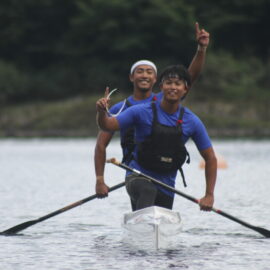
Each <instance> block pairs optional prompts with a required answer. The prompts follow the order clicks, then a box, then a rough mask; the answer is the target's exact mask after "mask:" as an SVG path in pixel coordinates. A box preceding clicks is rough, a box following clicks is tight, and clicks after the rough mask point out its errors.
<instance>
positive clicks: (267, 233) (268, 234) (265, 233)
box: [254, 227, 270, 238]
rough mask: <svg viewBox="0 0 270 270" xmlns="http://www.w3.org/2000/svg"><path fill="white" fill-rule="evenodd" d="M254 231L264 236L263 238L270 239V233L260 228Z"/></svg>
mask: <svg viewBox="0 0 270 270" xmlns="http://www.w3.org/2000/svg"><path fill="white" fill-rule="evenodd" d="M254 230H255V231H257V232H258V233H260V234H262V235H263V236H265V237H267V238H270V231H268V230H266V229H264V228H260V227H254Z"/></svg>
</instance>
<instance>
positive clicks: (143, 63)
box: [130, 60, 157, 74]
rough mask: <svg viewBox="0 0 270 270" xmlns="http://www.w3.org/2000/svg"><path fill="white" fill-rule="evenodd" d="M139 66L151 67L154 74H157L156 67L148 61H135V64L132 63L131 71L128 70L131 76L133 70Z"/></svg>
mask: <svg viewBox="0 0 270 270" xmlns="http://www.w3.org/2000/svg"><path fill="white" fill-rule="evenodd" d="M140 65H147V66H150V67H152V68H153V69H154V70H155V72H156V74H157V67H156V65H155V64H154V63H153V62H151V61H148V60H140V61H137V62H136V63H134V64H133V65H132V67H131V69H130V74H132V73H133V71H134V70H135V68H136V67H137V66H140Z"/></svg>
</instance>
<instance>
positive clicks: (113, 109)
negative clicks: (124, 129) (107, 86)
mask: <svg viewBox="0 0 270 270" xmlns="http://www.w3.org/2000/svg"><path fill="white" fill-rule="evenodd" d="M123 103H124V102H123V101H120V102H118V103H116V104H115V105H113V106H112V107H111V108H110V109H109V112H110V113H112V114H116V113H118V112H119V110H120V109H121V108H122V105H123ZM125 109H126V106H125V107H124V110H125Z"/></svg>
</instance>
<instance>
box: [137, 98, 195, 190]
mask: <svg viewBox="0 0 270 270" xmlns="http://www.w3.org/2000/svg"><path fill="white" fill-rule="evenodd" d="M152 110H153V122H152V131H151V134H150V135H149V136H147V137H146V139H145V141H143V142H141V143H138V160H137V161H138V163H139V164H140V165H141V166H142V167H144V168H145V169H148V170H152V171H155V172H158V173H164V174H166V173H170V172H173V171H175V170H179V171H180V173H181V175H182V178H183V182H184V186H186V182H185V177H184V173H183V170H182V165H183V164H184V163H185V162H187V163H189V162H190V158H189V153H188V151H187V149H186V147H185V145H184V143H183V141H182V126H181V124H182V122H183V121H182V118H183V115H184V112H185V109H184V107H181V109H180V113H179V118H178V121H177V124H176V126H167V125H163V124H160V123H159V122H158V119H157V108H156V104H155V103H152Z"/></svg>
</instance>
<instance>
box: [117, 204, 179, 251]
mask: <svg viewBox="0 0 270 270" xmlns="http://www.w3.org/2000/svg"><path fill="white" fill-rule="evenodd" d="M122 227H123V229H124V235H123V236H124V237H123V239H124V242H126V243H128V244H129V245H131V246H134V247H136V248H139V249H170V248H173V247H174V246H175V244H176V242H177V237H176V236H177V235H179V233H180V232H181V229H182V224H181V217H180V214H179V212H176V211H172V210H170V209H166V208H162V207H158V206H151V207H147V208H144V209H141V210H137V211H134V212H131V213H126V214H124V217H123V222H122Z"/></svg>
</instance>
